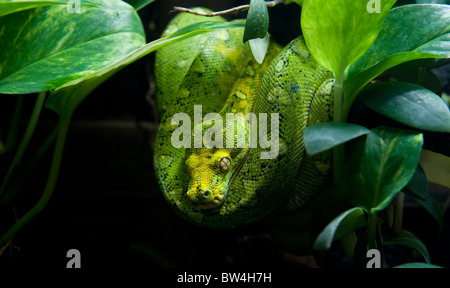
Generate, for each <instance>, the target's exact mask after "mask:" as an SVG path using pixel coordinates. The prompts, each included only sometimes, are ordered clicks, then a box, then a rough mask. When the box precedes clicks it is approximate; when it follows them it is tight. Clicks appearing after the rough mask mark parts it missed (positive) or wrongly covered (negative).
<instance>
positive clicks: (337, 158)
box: [333, 73, 345, 185]
mask: <svg viewBox="0 0 450 288" xmlns="http://www.w3.org/2000/svg"><path fill="white" fill-rule="evenodd" d="M343 84H344V78H343V73H340V75H337V77H336V82H335V85H334V88H333V89H334V108H333V109H334V111H333V114H334V115H333V121H334V122H343V121H345V119H343V118H342V108H343V99H344V95H343ZM344 152H345V150H344V145H343V144H341V145H338V146H336V147H334V149H333V184H334V185H339V182H341V181H342V180H343V179H344V177H343V175H344V171H345V161H344V159H345V157H344Z"/></svg>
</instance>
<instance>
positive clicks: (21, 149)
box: [0, 91, 47, 198]
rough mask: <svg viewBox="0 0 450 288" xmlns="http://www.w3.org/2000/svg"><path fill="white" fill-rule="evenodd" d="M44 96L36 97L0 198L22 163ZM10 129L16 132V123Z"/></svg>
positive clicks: (0, 192) (2, 186)
mask: <svg viewBox="0 0 450 288" xmlns="http://www.w3.org/2000/svg"><path fill="white" fill-rule="evenodd" d="M46 94H47V91H44V92H40V93H39V94H38V96H37V99H36V103H35V104H34V109H33V112H32V114H31V118H30V121H29V122H28V126H27V128H26V130H25V134H24V136H23V139H22V141H21V143H20V145H19V148H18V149H17V152H16V155H14V158H13V160H12V162H11V165H10V166H9V169H8V172H7V173H6V176H5V178H4V179H3V182H2V185H1V187H0V198H1V196H2V194H3V192H4V190H5V187H6V185H7V183H8V182H9V178H10V177H11V174H12V172H13V171H14V169H15V168H16V166H17V165H19V163H20V162H21V161H22V157H23V155H24V154H25V151H26V149H27V147H28V144H29V143H30V140H31V137H32V136H33V133H34V130H35V128H36V124H37V122H38V120H39V115H40V114H41V111H42V106H43V105H44V101H45V96H46ZM22 96H23V95H22ZM16 113H18V112H17V111H16ZM11 129H14V130H18V123H17V124H15V125H11ZM14 133H16V134H17V131H15V132H14ZM10 134H11V133H10ZM9 138H10V137H8V141H9ZM7 146H8V145H7Z"/></svg>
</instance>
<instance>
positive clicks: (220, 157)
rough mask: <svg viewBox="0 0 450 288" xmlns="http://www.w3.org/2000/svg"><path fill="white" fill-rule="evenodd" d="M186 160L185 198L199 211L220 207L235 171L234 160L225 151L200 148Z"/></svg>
mask: <svg viewBox="0 0 450 288" xmlns="http://www.w3.org/2000/svg"><path fill="white" fill-rule="evenodd" d="M197 152H198V153H192V154H191V155H190V156H189V157H188V158H187V160H186V168H187V171H188V173H189V176H190V180H189V185H188V191H187V197H188V198H189V199H190V200H191V201H192V202H193V203H195V204H196V205H197V207H198V208H200V209H209V208H215V207H218V206H220V205H221V204H222V203H223V201H224V200H225V198H226V195H227V192H228V187H229V185H230V184H231V183H230V182H231V181H230V180H231V179H232V176H233V174H234V172H235V171H236V166H237V165H236V164H238V163H234V162H236V161H234V160H236V159H234V160H233V157H232V156H231V155H230V152H229V151H228V150H227V149H214V148H212V149H211V148H210V149H208V148H202V149H199V151H197Z"/></svg>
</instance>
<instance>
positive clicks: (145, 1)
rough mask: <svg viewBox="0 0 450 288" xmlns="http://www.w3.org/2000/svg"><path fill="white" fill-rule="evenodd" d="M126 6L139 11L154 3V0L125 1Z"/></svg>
mask: <svg viewBox="0 0 450 288" xmlns="http://www.w3.org/2000/svg"><path fill="white" fill-rule="evenodd" d="M125 2H127V3H128V4H130V5H131V6H133V7H134V9H136V10H140V9H142V8H144V7H145V6H147V5H149V4H151V3H153V2H155V0H125Z"/></svg>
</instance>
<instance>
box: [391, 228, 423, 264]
mask: <svg viewBox="0 0 450 288" xmlns="http://www.w3.org/2000/svg"><path fill="white" fill-rule="evenodd" d="M383 245H403V246H407V247H410V248H412V249H414V250H416V251H417V252H419V253H420V254H421V255H422V256H423V257H424V259H425V261H426V262H427V263H428V264H429V263H431V260H430V254H429V253H428V250H427V247H426V246H425V245H424V244H423V243H422V241H420V240H419V238H417V237H416V236H415V235H414V234H412V233H411V232H409V231H406V230H401V231H400V232H398V233H397V234H395V235H394V236H393V237H391V238H387V239H385V240H384V242H383Z"/></svg>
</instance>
